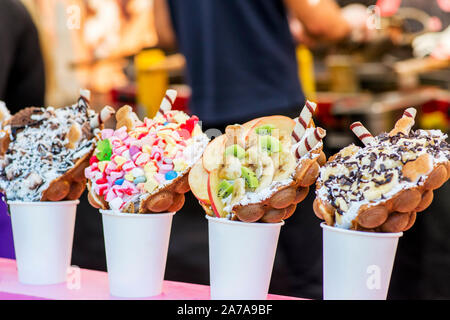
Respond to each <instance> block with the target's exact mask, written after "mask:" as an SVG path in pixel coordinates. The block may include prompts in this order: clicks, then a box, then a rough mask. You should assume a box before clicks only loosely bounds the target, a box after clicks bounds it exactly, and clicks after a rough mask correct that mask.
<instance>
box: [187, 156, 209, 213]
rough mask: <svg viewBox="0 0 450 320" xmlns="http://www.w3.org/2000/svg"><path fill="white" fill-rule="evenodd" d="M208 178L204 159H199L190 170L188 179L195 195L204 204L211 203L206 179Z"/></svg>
mask: <svg viewBox="0 0 450 320" xmlns="http://www.w3.org/2000/svg"><path fill="white" fill-rule="evenodd" d="M207 180H208V172H207V171H206V170H205V169H204V168H203V164H202V161H201V160H199V161H197V163H196V164H194V166H193V167H192V169H191V171H190V172H189V176H188V181H189V186H190V187H191V191H192V193H193V194H194V196H195V197H196V198H197V199H198V200H199V201H201V202H202V203H204V204H207V205H209V204H210V202H209V196H208V188H207V186H206V183H205V181H207Z"/></svg>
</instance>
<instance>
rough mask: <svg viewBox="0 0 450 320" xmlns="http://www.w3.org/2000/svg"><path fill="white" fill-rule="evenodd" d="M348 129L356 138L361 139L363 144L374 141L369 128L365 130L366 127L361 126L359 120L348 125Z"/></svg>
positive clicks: (366, 144) (367, 144)
mask: <svg viewBox="0 0 450 320" xmlns="http://www.w3.org/2000/svg"><path fill="white" fill-rule="evenodd" d="M350 129H351V130H352V131H353V133H354V134H355V135H356V136H357V137H358V139H359V140H361V142H362V143H364V145H365V146H370V145H372V144H373V143H374V142H375V138H374V137H373V136H372V134H371V133H370V132H369V130H367V129H366V127H364V126H363V124H362V123H361V122H359V121H357V122H354V123H352V124H351V125H350Z"/></svg>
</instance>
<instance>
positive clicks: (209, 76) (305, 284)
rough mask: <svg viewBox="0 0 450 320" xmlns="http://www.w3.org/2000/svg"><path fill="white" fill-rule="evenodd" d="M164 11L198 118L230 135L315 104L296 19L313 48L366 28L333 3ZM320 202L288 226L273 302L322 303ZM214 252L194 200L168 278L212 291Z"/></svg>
mask: <svg viewBox="0 0 450 320" xmlns="http://www.w3.org/2000/svg"><path fill="white" fill-rule="evenodd" d="M154 10H155V14H154V16H155V25H156V31H157V34H158V37H159V46H160V47H161V48H163V49H167V50H174V49H178V50H179V51H180V52H181V53H182V54H183V55H184V56H185V57H186V63H187V80H188V83H189V85H190V87H191V88H192V96H191V99H190V104H189V109H190V111H191V112H192V113H193V114H196V115H197V116H199V118H200V119H201V120H202V122H203V128H204V129H205V130H207V129H208V128H216V129H219V130H221V132H224V128H225V126H226V125H227V124H233V123H244V122H245V121H247V120H250V119H252V118H255V117H261V116H265V115H273V114H283V115H287V116H290V117H292V118H294V117H297V116H298V114H299V112H300V109H301V107H302V106H303V105H304V102H305V98H304V94H303V93H302V89H301V85H300V82H299V78H298V67H297V61H296V54H295V47H296V44H295V40H294V37H293V35H292V33H291V30H290V26H289V21H288V14H289V15H290V16H291V17H293V18H295V19H297V20H298V21H299V22H300V24H301V30H300V33H298V34H297V37H299V38H300V39H301V40H302V41H303V42H310V43H312V42H319V41H320V42H334V41H339V40H343V39H346V38H350V37H351V36H352V34H353V33H354V32H353V31H354V30H355V29H356V27H355V26H352V25H351V24H350V23H348V22H347V21H346V20H345V18H344V15H342V14H341V11H340V9H339V7H338V6H337V4H336V3H335V2H334V1H333V0H320V1H318V0H285V1H282V0H260V1H243V0H217V1H209V0H155V2H154ZM352 28H353V29H352ZM358 28H359V27H358ZM358 31H360V30H358ZM297 37H296V38H297ZM313 196H314V195H313V192H311V193H310V195H309V196H308V197H307V199H305V200H304V202H303V203H302V204H301V205H300V206H299V207H298V209H297V212H296V213H295V214H294V215H293V216H292V217H291V218H290V219H289V221H288V222H287V223H286V225H285V226H284V227H283V231H282V232H281V235H280V240H279V244H278V251H277V258H276V261H275V267H274V270H273V277H272V279H273V281H272V284H271V290H270V292H272V293H278V294H285V295H294V296H299V297H307V298H321V297H322V236H321V230H320V227H319V221H318V220H317V219H316V218H315V216H314V214H313V212H312V201H313ZM302 211H305V212H302ZM194 230H195V231H194ZM207 253H208V234H207V228H206V220H205V218H204V214H203V211H202V209H201V207H200V206H199V205H198V204H197V201H196V199H195V198H194V197H193V196H192V195H191V194H189V195H188V197H187V198H186V202H185V206H184V208H183V209H182V210H181V211H180V212H179V213H178V214H177V219H174V224H173V232H172V239H171V247H170V250H169V256H168V261H167V271H166V277H167V278H168V279H172V280H179V281H188V282H196V283H205V284H208V282H209V272H208V254H207Z"/></svg>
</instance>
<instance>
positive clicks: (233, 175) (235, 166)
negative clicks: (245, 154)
mask: <svg viewBox="0 0 450 320" xmlns="http://www.w3.org/2000/svg"><path fill="white" fill-rule="evenodd" d="M219 177H220V178H221V179H227V180H234V179H237V178H240V177H241V162H240V161H239V159H238V158H236V157H234V156H228V157H227V158H226V159H225V164H224V165H223V167H222V168H221V169H220V171H219Z"/></svg>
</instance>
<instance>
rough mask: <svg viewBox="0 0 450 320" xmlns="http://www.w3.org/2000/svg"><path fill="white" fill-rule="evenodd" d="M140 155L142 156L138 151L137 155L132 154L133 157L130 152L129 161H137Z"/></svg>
mask: <svg viewBox="0 0 450 320" xmlns="http://www.w3.org/2000/svg"><path fill="white" fill-rule="evenodd" d="M141 154H142V152H141V151H138V152H137V153H135V154H133V155H132V154H131V152H130V155H131V160H133V161H136V159H137V158H138V157H139V156H140V155H141Z"/></svg>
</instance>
